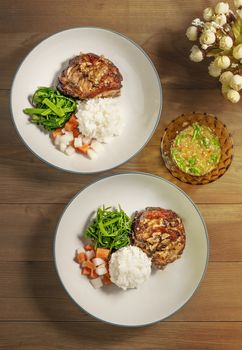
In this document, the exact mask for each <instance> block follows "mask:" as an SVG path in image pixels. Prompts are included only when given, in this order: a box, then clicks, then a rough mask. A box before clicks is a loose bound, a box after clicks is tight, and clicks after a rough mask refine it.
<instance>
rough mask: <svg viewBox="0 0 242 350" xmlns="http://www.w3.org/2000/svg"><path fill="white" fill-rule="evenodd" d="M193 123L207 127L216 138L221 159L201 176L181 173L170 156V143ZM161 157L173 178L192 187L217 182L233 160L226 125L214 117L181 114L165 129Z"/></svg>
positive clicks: (231, 141) (229, 136) (201, 114)
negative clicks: (213, 167)
mask: <svg viewBox="0 0 242 350" xmlns="http://www.w3.org/2000/svg"><path fill="white" fill-rule="evenodd" d="M194 122H198V123H199V124H201V125H205V126H208V127H209V128H210V129H211V130H212V131H213V132H214V134H216V135H217V136H218V138H219V141H220V145H221V157H220V161H219V163H218V164H217V166H216V168H215V169H213V170H212V171H210V172H209V173H207V174H205V175H202V176H195V175H190V174H187V173H185V172H183V171H182V170H181V169H180V168H178V166H177V165H176V163H175V162H174V161H173V159H172V156H171V146H172V142H173V140H174V139H175V137H176V136H177V134H178V133H179V132H180V131H182V130H183V129H185V128H186V127H188V126H189V125H191V124H193V123H194ZM161 155H162V158H163V160H164V162H165V165H166V167H167V169H168V170H169V171H170V173H171V174H172V175H173V176H174V177H176V178H178V179H179V180H180V181H182V182H186V183H189V184H192V185H204V184H208V183H210V182H212V181H215V180H217V179H218V178H219V177H221V176H222V175H223V174H224V173H225V172H226V171H227V170H228V168H229V166H230V164H231V162H232V158H233V140H232V137H231V134H230V133H229V131H228V129H227V127H226V125H225V124H223V123H222V122H221V121H220V120H218V118H217V117H215V116H214V115H212V114H207V113H195V112H192V113H187V114H182V115H181V116H179V117H177V118H176V119H174V120H172V122H171V123H170V124H169V125H168V127H167V128H166V129H165V132H164V135H163V137H162V139H161Z"/></svg>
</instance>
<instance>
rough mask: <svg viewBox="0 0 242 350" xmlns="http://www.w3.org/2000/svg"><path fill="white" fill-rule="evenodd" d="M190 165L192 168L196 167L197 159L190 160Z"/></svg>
mask: <svg viewBox="0 0 242 350" xmlns="http://www.w3.org/2000/svg"><path fill="white" fill-rule="evenodd" d="M188 163H189V165H191V166H193V165H195V164H196V163H197V159H196V157H192V158H190V159H188Z"/></svg>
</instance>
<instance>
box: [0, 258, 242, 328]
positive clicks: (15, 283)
mask: <svg viewBox="0 0 242 350" xmlns="http://www.w3.org/2000/svg"><path fill="white" fill-rule="evenodd" d="M80 283H81V276H80ZM0 285H1V289H0V321H1V320H2V321H9V320H31V321H57V320H59V321H67V320H68V321H73V320H76V321H85V320H87V317H86V315H85V314H83V313H82V312H81V311H80V310H79V308H78V306H76V305H74V304H73V303H72V301H71V300H70V299H69V297H68V296H67V294H66V292H65V291H64V289H63V288H62V286H61V284H60V282H59V280H58V277H57V274H56V272H55V269H54V266H53V264H52V263H49V262H31V263H30V262H29V263H20V262H18V263H17V262H2V263H0ZM241 294H242V263H225V262H224V263H222V262H221V263H215V262H210V263H209V266H208V271H207V273H206V275H205V278H204V280H203V282H202V284H201V286H200V288H199V289H198V291H196V293H195V294H194V296H193V298H192V299H191V300H190V301H189V302H188V303H187V304H186V305H185V306H184V307H183V308H182V309H181V310H179V312H178V313H176V314H175V315H174V316H172V318H170V319H169V320H170V321H172V322H174V321H223V322H224V321H231V322H232V321H242V313H241V308H242V299H241ZM84 297H85V296H84ZM88 319H89V318H88ZM89 320H91V319H89Z"/></svg>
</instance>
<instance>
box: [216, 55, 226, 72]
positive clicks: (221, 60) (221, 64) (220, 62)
mask: <svg viewBox="0 0 242 350" xmlns="http://www.w3.org/2000/svg"><path fill="white" fill-rule="evenodd" d="M214 64H215V65H216V66H217V67H218V68H221V69H226V68H228V67H229V66H230V59H229V57H228V56H218V57H217V58H216V59H215V61H214Z"/></svg>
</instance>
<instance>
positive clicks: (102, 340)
mask: <svg viewBox="0 0 242 350" xmlns="http://www.w3.org/2000/svg"><path fill="white" fill-rule="evenodd" d="M241 331H242V323H241V322H239V323H238V322H236V323H232V322H224V323H223V322H222V323H221V322H217V323H216V322H214V323H206V322H202V323H200V322H195V323H193V322H189V323H187V322H179V323H175V324H174V323H172V324H171V323H169V322H163V323H159V324H155V325H153V326H150V327H146V328H125V327H113V326H111V325H107V324H104V323H99V322H94V323H92V324H90V323H89V322H83V323H82V324H80V323H78V322H73V323H70V322H68V323H67V322H55V323H45V322H41V323H29V322H26V323H16V322H11V323H3V324H0V336H1V345H0V349H4V350H12V349H18V350H32V349H41V350H47V349H50V348H51V349H52V350H59V349H70V350H72V349H73V350H74V349H80V348H81V349H85V350H89V349H90V350H93V349H98V350H109V349H110V350H111V349H112V350H124V349H139V350H163V349H164V350H175V349H180V350H187V349H193V350H205V349H206V350H218V349H220V350H228V349H230V350H238V349H240V348H241V347H242V341H241ZM13 333H14V336H13Z"/></svg>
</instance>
